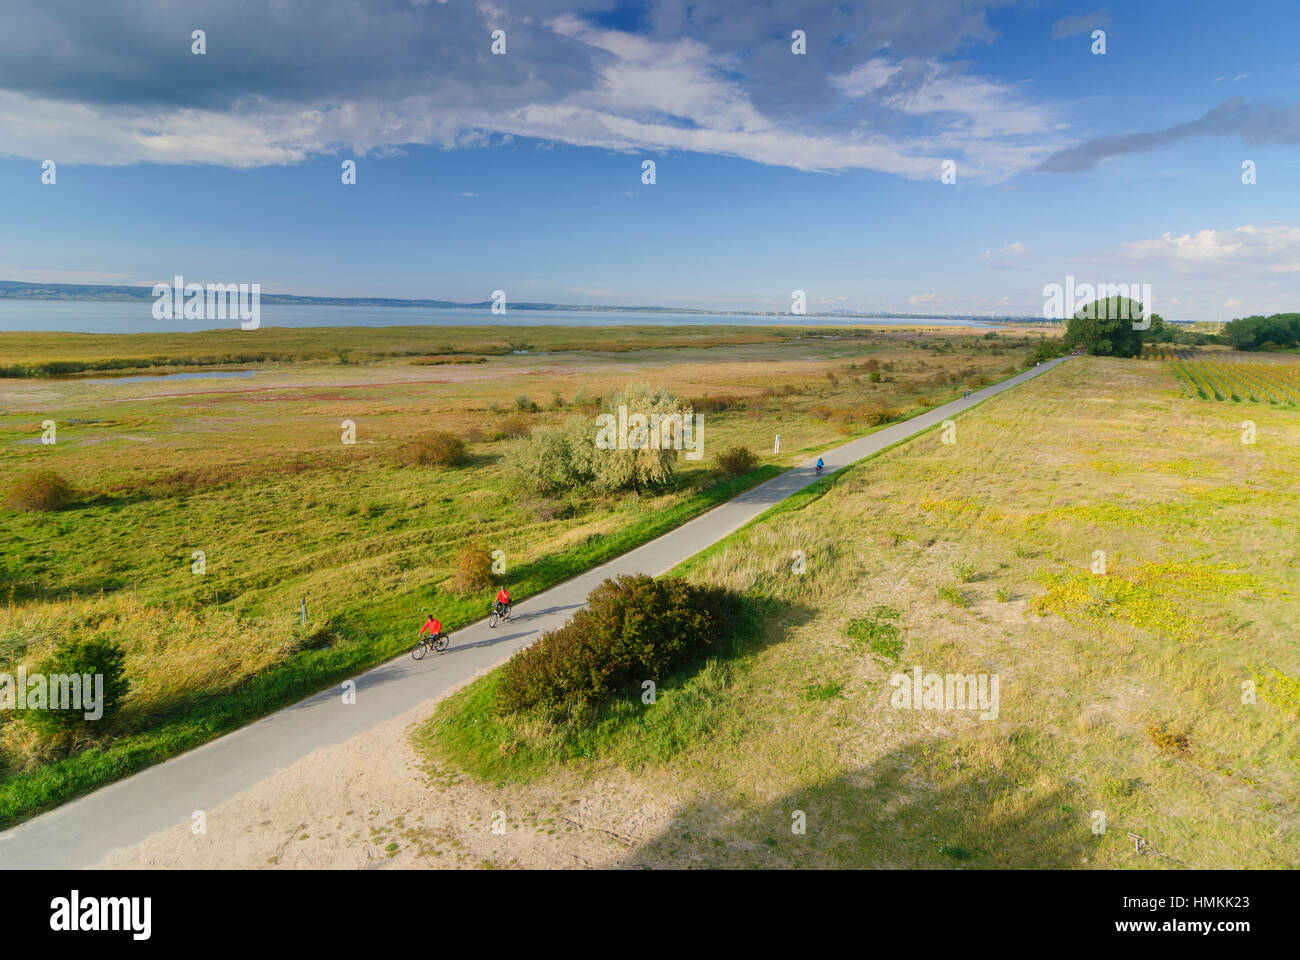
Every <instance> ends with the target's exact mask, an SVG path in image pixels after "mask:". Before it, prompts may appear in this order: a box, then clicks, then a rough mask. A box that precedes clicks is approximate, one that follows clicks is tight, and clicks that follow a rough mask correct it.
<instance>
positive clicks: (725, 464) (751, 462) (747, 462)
mask: <svg viewBox="0 0 1300 960" xmlns="http://www.w3.org/2000/svg"><path fill="white" fill-rule="evenodd" d="M756 466H758V457H756V456H754V454H752V453H751V452H750V450H749V448H748V447H732V448H731V449H730V450H728V451H727V452H726V453H724V454H722V455H721V456H720V457H718V467H719V469H721V470H722V472H723V473H725V474H726V475H727V476H729V477H738V476H740V475H741V474H743V473H749V471H751V470H753V469H754V467H756Z"/></svg>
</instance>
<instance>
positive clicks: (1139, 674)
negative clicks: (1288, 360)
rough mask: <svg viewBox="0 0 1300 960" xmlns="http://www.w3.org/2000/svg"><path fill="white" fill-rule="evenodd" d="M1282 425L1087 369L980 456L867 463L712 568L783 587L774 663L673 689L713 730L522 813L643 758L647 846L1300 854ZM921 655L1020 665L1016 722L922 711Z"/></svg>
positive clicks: (1289, 510) (885, 856) (1023, 410)
mask: <svg viewBox="0 0 1300 960" xmlns="http://www.w3.org/2000/svg"><path fill="white" fill-rule="evenodd" d="M1257 418H1258V424H1259V431H1260V436H1261V437H1264V438H1267V441H1266V442H1261V443H1258V444H1256V445H1254V446H1246V445H1243V444H1241V443H1240V439H1239V430H1238V429H1237V428H1236V424H1235V423H1234V422H1233V420H1234V415H1233V414H1232V412H1231V411H1230V410H1227V409H1224V408H1223V407H1221V406H1219V405H1207V404H1202V403H1199V402H1194V401H1190V400H1186V399H1183V398H1180V397H1179V395H1178V391H1177V387H1176V385H1175V384H1174V382H1173V381H1172V379H1171V378H1170V377H1169V375H1168V372H1167V370H1166V369H1165V368H1164V367H1160V366H1156V365H1150V364H1142V363H1138V362H1133V361H1117V360H1103V359H1095V358H1083V359H1079V360H1072V361H1070V362H1069V363H1067V364H1065V365H1064V366H1063V367H1061V368H1060V369H1059V370H1057V371H1054V372H1053V373H1052V374H1049V375H1048V376H1046V377H1043V378H1041V379H1038V380H1035V381H1032V382H1030V383H1028V384H1026V385H1024V386H1022V387H1020V388H1018V389H1017V390H1015V391H1011V392H1009V393H1006V394H1003V395H1001V396H1000V397H998V398H996V399H994V400H992V401H990V402H989V403H987V404H985V405H984V406H982V407H980V408H978V409H977V410H975V411H972V412H971V413H970V414H967V415H964V416H963V417H962V418H961V419H960V420H959V421H958V431H957V436H958V442H957V443H956V444H954V445H944V444H941V443H940V442H939V437H938V435H937V434H935V433H931V434H927V435H924V436H922V437H919V438H917V439H914V440H912V441H909V442H908V443H906V444H904V445H902V446H900V447H897V448H895V449H893V450H891V451H889V452H887V453H886V454H884V455H882V456H880V457H878V458H876V459H875V460H873V461H870V462H869V463H867V464H865V465H863V466H861V467H859V468H857V469H854V470H852V471H850V472H849V473H848V474H847V475H844V476H842V477H841V478H839V479H838V480H837V481H836V482H834V483H833V484H832V485H831V486H830V489H829V490H828V491H827V492H825V493H824V494H822V495H820V496H809V497H805V498H802V499H801V500H799V501H798V502H796V503H793V504H791V505H790V506H788V507H787V508H786V509H783V510H781V511H779V512H777V513H775V514H774V515H772V516H771V517H770V518H769V519H767V520H765V521H764V522H762V523H760V524H757V525H755V526H753V527H751V528H749V529H748V530H745V531H743V532H741V533H740V534H738V535H736V536H734V537H733V538H730V539H729V540H728V541H726V542H724V543H723V544H721V545H719V546H718V547H716V548H714V549H712V550H710V551H707V552H706V553H705V554H704V555H702V556H701V557H699V558H696V559H695V560H693V561H691V562H690V563H688V564H687V565H686V567H685V569H686V572H687V573H688V575H689V576H691V577H692V578H694V579H697V580H698V581H700V582H707V583H711V584H716V585H721V586H726V587H729V588H732V589H736V590H740V591H742V592H747V593H749V594H751V595H753V596H761V597H769V598H773V599H774V600H775V601H777V602H778V604H779V606H778V607H777V608H776V609H775V612H773V614H772V615H771V617H770V620H769V622H768V624H767V628H766V633H765V637H764V640H763V642H761V643H758V644H756V645H754V646H753V648H752V649H751V650H750V651H749V652H748V653H747V654H746V655H745V656H744V657H742V658H740V659H739V660H737V661H729V662H726V663H722V664H717V663H715V664H711V665H710V666H708V667H707V668H705V669H704V670H702V671H701V673H700V674H699V675H698V676H697V677H695V678H689V679H687V680H686V681H684V686H682V687H681V688H680V689H675V690H670V691H666V692H665V693H664V694H661V699H660V706H657V707H656V708H655V709H656V710H659V709H664V710H666V711H668V714H667V715H671V714H672V711H674V710H677V709H678V708H679V707H681V706H682V705H689V712H690V716H691V718H692V723H693V725H694V726H693V727H692V730H693V731H694V733H693V734H692V736H690V737H686V738H685V739H684V740H679V741H677V742H676V743H675V745H673V746H672V747H671V748H670V749H668V750H667V752H666V754H665V752H664V748H663V744H662V741H654V736H653V731H654V729H656V728H654V727H653V725H650V724H651V719H650V718H649V715H646V714H640V715H638V716H646V717H647V719H646V720H644V721H629V722H627V723H625V724H623V725H621V726H620V725H614V726H613V727H611V728H609V729H607V730H605V731H604V732H603V733H602V734H601V735H599V736H593V741H592V746H591V749H592V754H591V758H592V759H591V760H590V761H589V762H587V763H585V764H570V765H569V766H568V767H567V768H566V769H565V770H564V771H563V772H561V771H558V770H557V771H555V772H554V773H553V774H548V775H547V776H544V777H542V778H541V779H540V780H535V781H534V782H532V783H531V784H530V785H528V786H527V788H526V789H524V788H520V791H521V793H520V795H517V797H516V802H517V803H520V804H523V803H529V802H534V803H537V804H540V805H544V804H547V803H550V802H553V801H554V800H555V797H556V796H558V795H559V794H558V793H555V792H554V791H556V790H559V789H561V787H560V784H563V788H562V789H563V791H564V793H563V795H564V796H573V795H574V794H575V793H578V794H580V793H581V792H582V789H583V788H582V787H581V786H577V787H575V786H574V784H573V782H572V779H573V777H574V776H575V775H578V776H582V775H585V776H588V777H597V776H598V777H600V778H602V779H607V778H608V777H609V773H608V771H609V768H610V764H612V763H613V764H621V765H622V766H623V769H624V770H626V771H627V778H628V780H629V782H630V785H631V788H633V789H632V793H633V794H634V795H636V796H638V797H641V798H643V799H642V800H639V801H638V803H642V804H644V803H645V802H647V801H645V799H644V798H646V797H650V798H652V800H653V801H654V802H657V803H659V804H661V805H663V804H671V805H672V807H673V812H672V815H671V817H669V818H667V819H666V820H664V821H662V822H661V823H660V824H659V826H658V828H657V829H656V830H655V831H654V834H653V835H652V836H650V837H643V838H642V839H641V841H640V842H639V843H638V844H637V845H636V847H635V848H634V849H633V850H631V851H630V852H629V853H628V854H627V856H626V857H625V858H624V861H623V862H624V863H626V864H628V865H652V866H674V865H675V866H680V865H682V864H698V865H701V866H704V865H707V866H715V867H728V866H731V867H735V866H760V865H761V866H841V867H844V866H853V867H864V866H865V867H942V866H963V867H1058V868H1059V867H1066V868H1090V867H1131V866H1139V867H1164V866H1169V865H1171V864H1172V863H1174V862H1181V863H1186V864H1190V865H1193V866H1202V867H1229V868H1243V867H1284V866H1293V865H1294V864H1295V863H1297V862H1300V829H1297V828H1300V818H1298V817H1297V810H1296V805H1295V799H1294V798H1295V796H1296V793H1297V789H1296V788H1297V782H1298V781H1300V726H1298V725H1297V724H1296V717H1297V714H1298V713H1300V708H1297V706H1296V705H1297V704H1300V693H1297V692H1296V691H1300V681H1298V680H1297V679H1296V678H1297V677H1300V659H1298V658H1297V655H1296V652H1295V649H1294V645H1293V644H1292V643H1291V641H1290V638H1292V637H1294V636H1295V633H1296V629H1297V609H1300V605H1298V604H1297V603H1296V594H1297V592H1298V591H1300V563H1297V553H1296V549H1297V548H1296V544H1297V542H1300V537H1298V534H1300V509H1298V508H1300V494H1298V493H1297V491H1296V489H1295V485H1294V476H1295V473H1296V469H1297V467H1298V466H1300V416H1298V415H1297V414H1295V413H1294V412H1288V411H1285V410H1269V409H1261V410H1260V411H1258V413H1257ZM1098 462H1101V463H1103V464H1104V465H1106V466H1107V469H1098V468H1096V467H1095V466H1093V464H1095V463H1098ZM1189 464H1194V465H1196V468H1195V473H1196V474H1197V482H1196V483H1194V484H1192V483H1189V482H1188V476H1187V473H1188V470H1189V466H1188V465H1189ZM1112 467H1117V469H1112ZM1098 550H1101V551H1104V552H1105V553H1106V561H1107V565H1106V572H1105V573H1104V574H1101V573H1096V574H1094V573H1093V572H1092V565H1093V564H1094V563H1095V562H1096V557H1095V551H1098ZM796 555H798V556H801V557H803V558H804V563H803V565H802V567H801V568H799V567H797V566H796V565H795V564H794V563H792V558H793V557H795V556H796ZM800 569H801V570H802V572H799V571H800ZM954 569H956V570H957V571H958V574H959V576H960V575H961V574H963V573H966V572H968V571H978V572H979V575H978V576H973V577H972V578H971V579H969V581H968V582H966V583H964V584H963V585H962V587H961V592H962V594H963V595H964V596H965V597H966V598H967V599H968V602H969V605H968V606H966V607H958V606H954V605H951V604H948V603H939V602H937V600H936V594H937V591H938V589H939V587H940V586H943V585H949V586H951V581H952V578H953V575H954ZM963 579H965V578H963ZM953 589H956V587H955V586H954V587H953ZM882 607H884V608H888V609H890V610H892V611H894V612H896V613H897V614H898V619H897V620H893V619H888V620H887V621H886V622H887V623H888V625H889V626H891V627H896V629H897V632H896V633H893V632H892V631H891V632H890V636H889V637H888V638H887V639H888V641H890V642H889V644H888V646H887V647H886V648H884V649H883V650H876V651H873V650H872V648H871V645H870V642H869V641H868V642H863V641H862V640H860V639H855V638H856V637H857V636H858V635H861V634H863V633H864V631H866V627H865V626H864V622H870V623H879V622H881V618H880V615H879V612H880V610H881V608H882ZM873 629H874V628H873ZM868 632H869V631H868ZM895 655H896V658H897V659H895ZM914 666H921V667H923V669H924V671H925V672H927V673H929V672H934V673H939V674H948V673H955V674H963V675H965V674H989V675H997V676H998V677H999V679H1000V690H1001V694H1000V698H1001V702H1000V707H999V713H998V716H997V717H996V719H986V720H982V719H980V718H979V716H978V714H977V713H975V712H971V711H953V710H901V709H895V708H892V707H891V706H890V698H891V693H892V692H893V687H892V685H891V683H890V678H891V675H893V674H894V673H895V672H899V673H902V672H910V671H911V670H912V668H913V667H914ZM1252 682H1253V683H1254V684H1255V685H1256V686H1257V687H1258V689H1259V691H1260V694H1259V696H1258V697H1257V698H1256V697H1251V698H1247V697H1246V696H1245V695H1244V694H1243V690H1244V689H1245V687H1243V684H1248V683H1252ZM832 690H833V695H832V694H831V693H829V692H828V691H832ZM674 697H676V698H677V700H676V701H674V700H673V698H674ZM1247 700H1249V702H1247ZM674 703H676V704H677V706H674ZM665 704H666V706H665ZM642 723H644V724H647V726H643V725H642ZM651 742H655V743H656V750H657V751H658V752H657V753H649V752H647V751H648V746H647V745H648V744H650V743H651ZM724 745H725V746H724ZM797 811H802V813H803V814H804V816H806V819H807V825H808V826H807V833H806V834H804V835H798V834H794V833H792V831H791V823H792V817H793V816H794V815H795V814H796V812H797ZM1097 811H1100V812H1102V813H1103V814H1104V815H1105V819H1106V824H1107V829H1106V832H1105V833H1103V834H1096V833H1093V830H1092V827H1093V825H1094V823H1095V822H1096V816H1095V814H1096V812H1097ZM1228 811H1231V812H1230V813H1228ZM623 813H624V814H625V815H626V816H628V817H633V816H635V811H632V810H630V809H629V810H624V811H623ZM607 826H608V827H609V828H610V829H618V827H619V821H618V819H617V814H616V813H611V814H610V815H609V818H608V822H607ZM1129 832H1133V833H1135V834H1138V835H1140V836H1142V837H1143V838H1145V839H1146V840H1147V841H1148V843H1149V845H1150V849H1155V850H1159V851H1161V852H1162V853H1163V854H1164V855H1166V856H1168V857H1171V858H1173V859H1172V860H1163V859H1158V858H1155V857H1148V856H1145V855H1144V854H1138V853H1135V851H1134V848H1133V845H1132V843H1131V842H1129V841H1128V839H1127V834H1128V833H1129Z"/></svg>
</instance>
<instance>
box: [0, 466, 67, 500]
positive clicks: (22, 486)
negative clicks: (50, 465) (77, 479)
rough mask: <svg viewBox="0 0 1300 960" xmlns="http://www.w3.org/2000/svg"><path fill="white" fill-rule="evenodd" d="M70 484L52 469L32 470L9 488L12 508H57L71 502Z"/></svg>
mask: <svg viewBox="0 0 1300 960" xmlns="http://www.w3.org/2000/svg"><path fill="white" fill-rule="evenodd" d="M72 496H73V491H72V485H71V484H69V483H68V481H66V480H64V479H63V477H61V476H59V475H58V474H57V473H55V472H54V471H53V470H33V471H32V472H31V473H28V474H26V475H25V476H23V477H21V478H20V479H19V480H18V482H17V483H15V484H14V485H13V486H12V487H11V488H10V489H9V498H8V503H9V507H10V509H12V510H59V509H61V508H63V507H65V506H67V505H68V504H69V503H71V502H72Z"/></svg>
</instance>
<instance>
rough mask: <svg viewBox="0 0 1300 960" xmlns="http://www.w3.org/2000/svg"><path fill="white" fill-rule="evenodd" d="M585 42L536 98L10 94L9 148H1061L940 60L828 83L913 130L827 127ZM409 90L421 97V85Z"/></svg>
mask: <svg viewBox="0 0 1300 960" xmlns="http://www.w3.org/2000/svg"><path fill="white" fill-rule="evenodd" d="M546 26H548V27H549V28H550V30H551V31H553V35H554V36H558V37H560V38H562V42H566V43H573V44H577V45H578V48H579V49H581V50H583V51H584V52H585V53H586V54H587V55H589V56H590V58H591V62H592V64H593V70H592V72H591V73H590V74H589V75H588V78H587V82H586V84H585V85H584V86H580V87H577V88H574V89H568V90H567V91H560V92H558V93H556V92H555V91H549V92H548V93H547V95H546V96H538V97H533V96H532V94H531V91H530V88H529V85H528V84H527V83H524V84H520V85H515V86H511V87H510V88H509V90H510V93H511V96H512V97H513V101H512V102H511V98H510V97H507V96H506V95H504V94H502V95H500V96H493V97H487V96H484V97H481V98H475V97H471V96H468V95H467V96H465V97H457V96H455V90H454V89H449V87H448V84H443V85H441V86H439V87H438V88H437V90H436V91H435V90H433V89H432V88H429V87H426V88H425V89H424V90H422V91H420V92H408V93H403V92H402V91H401V90H398V91H394V93H393V94H392V95H390V96H387V97H385V98H383V99H382V100H376V99H372V98H369V96H370V95H369V94H365V93H362V94H359V95H358V98H357V99H340V98H338V97H335V96H330V95H322V97H321V98H320V99H318V100H313V101H307V102H297V101H290V100H287V99H284V98H280V99H275V98H271V97H249V96H245V97H242V98H240V99H239V100H237V101H236V102H235V103H234V104H233V105H232V106H229V107H226V108H211V109H201V108H197V107H183V108H182V107H168V106H153V107H143V106H137V105H127V104H112V103H106V104H93V105H91V104H88V103H77V102H72V101H62V100H53V99H48V98H44V97H40V96H37V95H35V94H28V93H20V92H16V91H12V90H10V91H0V129H4V130H6V131H7V134H6V136H5V139H4V142H3V143H2V144H0V150H3V152H5V153H9V154H12V155H16V156H22V157H29V158H37V159H46V158H54V159H57V160H59V161H61V162H66V163H91V164H126V163H137V162H156V163H177V164H216V165H221V166H229V167H237V168H247V167H256V166H265V165H280V164H294V163H299V162H302V161H303V160H305V159H307V158H308V157H310V156H313V155H317V154H321V153H327V152H331V151H335V150H339V149H343V148H348V149H351V150H352V151H353V152H355V153H356V154H358V155H369V154H375V153H378V154H384V153H388V152H392V151H394V150H396V149H398V148H400V147H401V146H403V145H407V144H433V145H438V146H442V147H444V148H449V149H450V148H457V147H473V146H482V145H485V144H488V143H491V142H494V138H500V137H502V136H504V137H514V136H518V137H529V138H536V139H539V140H541V141H544V142H546V143H553V142H561V143H567V144H572V145H577V146H587V147H601V148H606V149H611V150H619V151H645V150H649V151H667V150H681V151H689V152H697V153H705V154H721V155H727V156H734V157H740V158H743V159H746V160H751V161H753V162H756V163H761V164H768V165H774V166H786V167H793V168H796V169H799V170H805V171H822V172H837V171H844V170H851V169H866V170H875V171H880V172H884V173H889V174H895V175H898V176H902V177H907V178H910V179H922V178H927V177H934V176H936V175H937V173H938V170H939V168H940V165H941V163H942V162H943V161H944V160H948V159H952V160H956V161H957V162H958V165H959V170H960V171H961V176H962V177H963V178H964V179H969V180H974V181H983V182H1000V181H1003V180H1005V179H1007V178H1008V177H1010V176H1012V175H1013V174H1015V173H1016V172H1018V171H1021V170H1025V169H1028V168H1031V167H1033V166H1035V165H1036V164H1038V163H1039V162H1040V161H1041V160H1043V159H1044V158H1045V157H1046V156H1048V155H1049V154H1051V153H1052V152H1053V151H1054V150H1056V149H1058V148H1059V147H1060V143H1058V142H1056V141H1055V132H1056V131H1059V130H1061V129H1062V128H1063V126H1064V125H1063V124H1062V123H1061V122H1060V121H1059V120H1058V118H1057V116H1056V115H1055V113H1054V112H1053V111H1052V110H1051V109H1049V108H1046V107H1043V106H1038V105H1034V104H1031V103H1029V102H1027V101H1026V100H1025V99H1024V97H1023V96H1022V95H1021V94H1020V93H1018V92H1017V91H1016V90H1015V89H1013V88H1012V87H1011V86H1009V85H1008V84H1004V83H1002V82H999V81H996V80H992V79H989V78H986V77H981V76H978V75H973V74H968V73H965V72H963V71H961V70H959V69H957V68H955V67H952V66H948V65H944V64H942V63H940V62H939V61H937V60H934V59H924V60H900V61H897V62H895V61H892V60H889V59H886V58H882V57H873V58H871V59H869V60H867V61H866V62H864V63H862V64H860V65H859V66H857V67H855V68H853V69H852V70H850V71H848V72H847V73H844V74H842V75H837V76H833V77H829V78H826V79H827V80H828V81H829V83H830V86H831V89H832V90H833V91H838V93H839V94H840V95H841V96H842V98H843V100H844V102H845V103H848V104H859V105H860V106H861V105H866V104H867V102H868V100H870V104H871V106H872V108H873V109H875V110H877V111H880V110H885V111H892V112H893V113H894V114H895V115H897V116H900V117H902V118H904V124H903V126H901V127H900V126H899V125H898V124H890V125H889V126H888V129H886V127H885V126H884V125H882V124H880V123H876V122H865V123H860V124H848V125H845V124H839V123H836V124H830V123H826V122H821V123H820V125H819V121H821V120H822V119H823V118H822V117H821V115H820V114H818V115H817V116H806V115H800V114H799V113H798V112H797V111H794V112H788V114H787V115H786V116H782V117H778V116H774V115H768V114H765V113H764V112H763V111H761V110H760V109H759V108H758V107H757V106H756V105H755V102H754V100H753V97H752V95H751V91H750V90H749V89H748V87H747V84H746V79H745V73H744V68H745V63H744V62H743V60H742V59H740V58H738V57H736V56H735V55H733V54H730V53H725V52H719V51H717V50H714V49H712V48H710V47H709V46H708V45H706V44H705V43H703V42H701V41H699V40H695V39H690V38H681V37H678V38H673V39H665V40H657V39H651V38H648V37H644V36H636V35H632V34H627V33H623V32H620V31H617V30H609V29H600V28H596V27H593V26H591V25H590V24H589V23H588V22H587V21H584V20H580V19H578V18H576V17H572V16H567V15H566V16H561V17H558V18H555V19H553V20H551V21H549V23H548V24H546ZM408 89H412V88H408Z"/></svg>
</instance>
